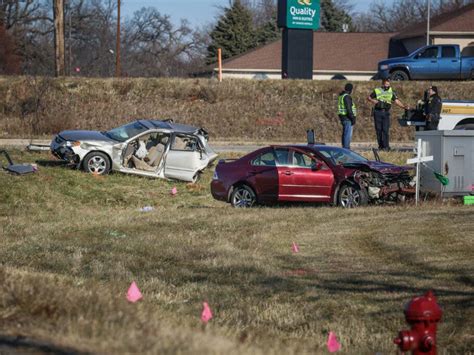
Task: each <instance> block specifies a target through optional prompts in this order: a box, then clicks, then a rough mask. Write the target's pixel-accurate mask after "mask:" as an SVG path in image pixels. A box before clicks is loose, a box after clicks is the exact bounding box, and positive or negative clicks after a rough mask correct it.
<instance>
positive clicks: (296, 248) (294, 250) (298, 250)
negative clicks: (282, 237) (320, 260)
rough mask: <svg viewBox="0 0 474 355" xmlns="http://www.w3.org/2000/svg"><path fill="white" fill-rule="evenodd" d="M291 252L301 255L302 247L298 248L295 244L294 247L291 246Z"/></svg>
mask: <svg viewBox="0 0 474 355" xmlns="http://www.w3.org/2000/svg"><path fill="white" fill-rule="evenodd" d="M291 250H292V251H293V253H299V252H300V247H299V246H298V244H296V243H295V242H293V245H292V246H291Z"/></svg>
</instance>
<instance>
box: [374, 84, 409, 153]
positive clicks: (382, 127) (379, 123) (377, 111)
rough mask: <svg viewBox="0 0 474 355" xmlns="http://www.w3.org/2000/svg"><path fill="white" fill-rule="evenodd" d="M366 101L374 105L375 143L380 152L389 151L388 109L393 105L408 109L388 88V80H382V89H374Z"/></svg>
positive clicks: (389, 87)
mask: <svg viewBox="0 0 474 355" xmlns="http://www.w3.org/2000/svg"><path fill="white" fill-rule="evenodd" d="M367 101H369V102H370V103H372V104H374V105H375V106H374V124H375V132H376V133H377V142H378V145H379V149H380V150H390V109H391V108H392V104H393V103H395V105H397V106H398V107H400V108H403V109H405V110H408V109H409V107H408V106H405V105H404V104H402V102H401V101H400V100H399V99H398V97H397V94H396V93H395V91H393V89H392V88H391V86H390V79H388V78H385V79H383V80H382V87H380V88H376V89H375V90H374V91H372V93H371V94H370V95H369V96H368V97H367Z"/></svg>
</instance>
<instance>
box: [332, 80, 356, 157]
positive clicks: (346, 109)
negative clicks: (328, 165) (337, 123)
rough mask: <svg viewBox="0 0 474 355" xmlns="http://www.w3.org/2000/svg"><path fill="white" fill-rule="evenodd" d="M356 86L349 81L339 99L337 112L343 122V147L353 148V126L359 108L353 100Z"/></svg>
mask: <svg viewBox="0 0 474 355" xmlns="http://www.w3.org/2000/svg"><path fill="white" fill-rule="evenodd" d="M353 88H354V86H353V85H352V84H351V83H347V84H346V86H345V87H344V91H342V92H341V93H340V94H339V97H338V99H337V112H338V115H339V119H340V120H341V124H342V147H343V148H346V149H351V139H352V126H354V125H355V123H356V116H357V109H356V106H355V104H354V102H353V101H352V97H351V94H352V90H353Z"/></svg>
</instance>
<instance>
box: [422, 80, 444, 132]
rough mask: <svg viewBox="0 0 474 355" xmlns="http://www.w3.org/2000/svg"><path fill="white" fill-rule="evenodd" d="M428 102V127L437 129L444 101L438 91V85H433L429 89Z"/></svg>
mask: <svg viewBox="0 0 474 355" xmlns="http://www.w3.org/2000/svg"><path fill="white" fill-rule="evenodd" d="M428 95H429V98H428V102H427V103H426V129H427V130H428V131H436V130H437V129H438V124H439V119H440V115H441V107H442V106H443V101H442V100H441V97H440V96H439V93H438V87H436V86H431V87H430V88H429V89H428Z"/></svg>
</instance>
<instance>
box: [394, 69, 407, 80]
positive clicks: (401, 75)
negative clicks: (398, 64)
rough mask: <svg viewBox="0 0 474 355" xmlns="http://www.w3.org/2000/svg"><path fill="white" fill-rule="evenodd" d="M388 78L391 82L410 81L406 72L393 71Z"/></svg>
mask: <svg viewBox="0 0 474 355" xmlns="http://www.w3.org/2000/svg"><path fill="white" fill-rule="evenodd" d="M390 78H391V79H392V80H393V81H407V80H410V78H409V77H408V74H407V73H406V72H404V71H403V70H395V71H394V72H392V73H391V74H390Z"/></svg>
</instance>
